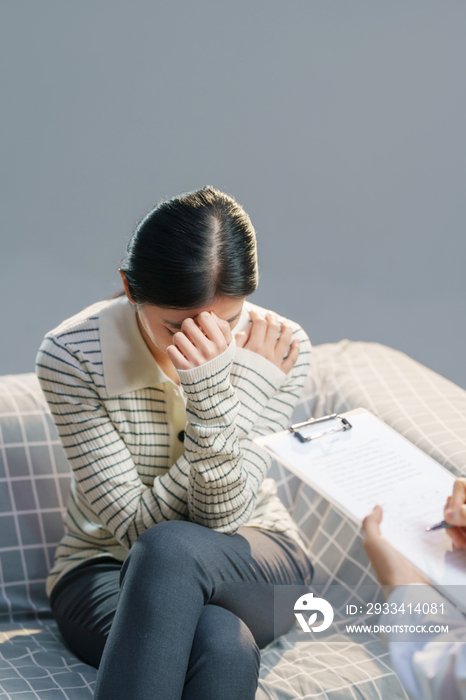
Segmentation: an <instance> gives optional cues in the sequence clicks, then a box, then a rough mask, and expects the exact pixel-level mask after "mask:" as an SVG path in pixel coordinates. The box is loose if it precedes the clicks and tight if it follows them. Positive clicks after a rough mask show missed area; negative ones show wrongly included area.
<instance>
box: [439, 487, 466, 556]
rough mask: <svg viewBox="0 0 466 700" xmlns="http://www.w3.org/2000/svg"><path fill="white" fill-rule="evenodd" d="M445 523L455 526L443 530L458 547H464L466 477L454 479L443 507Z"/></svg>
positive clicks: (465, 546)
mask: <svg viewBox="0 0 466 700" xmlns="http://www.w3.org/2000/svg"><path fill="white" fill-rule="evenodd" d="M444 518H445V520H446V521H447V523H451V524H452V525H456V526H457V527H452V528H449V529H448V530H445V532H446V533H447V535H448V536H449V537H451V539H452V540H453V543H454V544H455V545H456V547H458V548H459V549H466V479H456V481H455V483H454V485H453V494H452V495H451V496H448V498H447V502H446V505H445V508H444Z"/></svg>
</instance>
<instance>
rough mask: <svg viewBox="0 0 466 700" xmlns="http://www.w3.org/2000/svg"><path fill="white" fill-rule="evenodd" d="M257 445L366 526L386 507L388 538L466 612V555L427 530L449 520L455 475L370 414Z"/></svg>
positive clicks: (314, 422) (350, 415)
mask: <svg viewBox="0 0 466 700" xmlns="http://www.w3.org/2000/svg"><path fill="white" fill-rule="evenodd" d="M254 442H255V443H256V444H258V445H259V446H260V447H262V448H263V449H265V450H266V451H267V452H268V453H269V454H271V455H272V456H273V457H274V458H275V459H277V460H278V461H279V462H281V463H282V464H283V465H284V466H285V467H286V468H287V469H288V470H289V471H291V472H292V473H293V474H295V475H296V476H298V477H299V478H300V479H301V480H302V481H303V482H304V483H306V484H308V485H309V486H311V487H312V488H313V489H314V490H315V491H316V492H317V493H319V494H320V495H321V496H323V497H324V498H325V499H326V500H328V501H329V502H330V503H331V504H332V505H333V506H334V507H335V508H336V509H337V510H339V511H340V512H342V513H343V514H344V515H346V517H347V518H348V519H349V520H351V521H352V522H354V523H356V524H357V525H358V526H360V525H361V522H362V520H363V519H364V517H365V516H366V515H368V514H369V513H370V512H371V511H372V509H373V507H374V506H375V505H376V504H377V503H379V504H380V505H382V508H383V512H384V515H383V519H382V523H381V532H382V534H383V535H384V537H385V538H386V539H387V540H388V541H389V542H390V544H392V546H393V547H395V549H397V550H398V551H399V552H400V553H401V554H402V555H403V556H404V557H405V558H406V559H407V560H408V561H409V562H410V563H411V565H412V566H413V567H414V568H415V569H417V570H418V571H419V573H421V575H422V576H424V578H426V579H427V580H428V581H429V582H430V583H431V585H432V586H434V587H435V588H437V589H438V590H440V591H441V592H442V593H443V594H444V595H445V596H446V597H447V598H449V599H450V600H451V601H452V602H453V603H454V604H455V605H457V606H458V607H459V608H460V609H462V610H463V611H465V612H466V551H465V550H457V549H454V548H453V543H452V540H451V539H450V538H449V537H448V535H447V534H446V532H445V530H437V531H432V532H426V530H425V528H426V527H427V526H430V525H433V524H434V523H436V522H439V521H440V520H442V519H443V507H444V505H445V502H446V499H447V496H449V495H451V493H452V490H453V484H454V481H455V477H454V476H453V474H451V472H449V471H448V470H447V469H445V468H444V467H443V466H442V465H440V464H439V463H438V462H436V461H435V460H434V459H433V458H432V457H430V456H429V455H427V454H426V453H425V452H423V451H422V450H420V449H419V448H418V447H416V446H415V445H413V444H412V443H411V442H409V440H407V439H406V438H404V437H403V436H402V435H400V434H399V433H397V432H396V431H395V430H394V429H393V428H391V427H390V426H388V425H387V424H386V423H384V422H383V421H382V420H380V419H379V418H377V417H376V416H374V414H372V413H371V412H370V411H367V410H366V409H363V408H357V409H354V410H352V411H347V412H345V413H341V414H331V415H329V416H324V417H323V418H318V419H310V420H308V421H304V422H302V423H295V424H293V425H292V426H290V428H289V429H288V430H284V431H281V432H279V433H272V434H268V435H265V436H261V437H257V438H255V439H254Z"/></svg>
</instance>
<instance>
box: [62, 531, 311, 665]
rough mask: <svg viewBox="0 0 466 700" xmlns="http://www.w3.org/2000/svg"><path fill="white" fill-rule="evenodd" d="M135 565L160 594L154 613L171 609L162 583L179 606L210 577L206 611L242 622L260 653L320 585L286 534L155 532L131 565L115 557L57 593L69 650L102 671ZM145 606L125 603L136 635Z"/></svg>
mask: <svg viewBox="0 0 466 700" xmlns="http://www.w3.org/2000/svg"><path fill="white" fill-rule="evenodd" d="M168 552H171V553H173V554H174V556H171V557H170V556H167V553H168ZM174 561H179V562H181V564H182V566H181V569H180V568H179V566H172V562H174ZM131 564H132V565H133V567H135V571H134V572H133V573H134V574H135V575H136V576H137V578H138V579H140V580H141V581H142V582H143V589H144V591H145V592H146V593H145V597H150V596H151V595H152V592H153V591H154V606H160V605H162V604H163V605H165V602H168V601H162V600H161V599H160V597H159V598H156V596H155V590H156V589H157V586H154V581H155V579H163V580H164V583H165V584H166V583H167V582H168V583H169V584H170V585H169V586H168V585H163V586H162V590H163V591H164V592H163V596H165V597H171V598H172V599H173V598H174V599H176V597H177V596H179V597H180V598H181V597H183V596H184V594H185V591H186V590H189V587H190V586H191V585H193V583H192V582H191V581H190V577H192V579H193V580H194V578H195V577H196V575H198V574H199V571H201V572H203V573H202V575H201V578H202V581H201V584H202V587H203V590H204V591H205V599H204V603H205V604H208V603H212V604H213V605H218V606H219V607H222V608H225V609H226V610H229V611H230V612H232V613H234V614H235V615H237V616H238V617H239V618H240V619H241V620H242V621H243V622H244V623H245V624H246V625H247V626H248V627H249V629H250V630H251V632H252V634H253V636H254V639H255V641H256V643H257V645H258V646H259V648H262V647H263V646H265V645H266V644H268V643H270V642H271V641H272V640H273V639H275V638H276V637H277V636H280V635H281V634H284V633H285V632H287V631H288V629H289V628H290V627H291V625H292V624H293V623H294V612H293V604H294V601H296V600H297V598H298V597H299V596H300V595H302V594H303V593H304V592H306V590H307V588H305V589H303V586H306V587H307V585H308V584H309V583H310V581H311V578H312V566H311V563H310V561H309V559H308V558H307V557H306V555H305V554H304V552H303V551H302V550H301V548H300V547H299V546H298V545H297V544H295V543H294V541H293V540H292V539H290V538H288V537H287V536H286V535H283V534H282V533H277V532H271V531H267V530H262V529H260V528H252V527H242V528H240V530H238V532H237V533H235V534H234V535H225V534H224V533H219V532H217V531H214V530H210V529H209V528H205V527H203V526H201V525H197V524H195V523H190V522H187V521H167V522H166V523H160V524H158V525H154V526H153V527H152V528H150V529H149V530H147V531H146V532H145V533H144V534H143V535H141V537H140V538H139V540H137V542H136V543H135V545H133V548H132V550H131V551H130V553H129V554H128V556H127V558H126V560H125V562H124V564H123V565H122V564H121V563H120V562H118V561H117V560H115V559H113V558H111V557H110V558H109V559H106V560H104V559H103V558H102V559H100V560H99V559H95V560H91V561H89V562H86V564H84V565H81V566H80V567H76V569H74V570H73V571H71V572H70V573H69V574H67V575H65V577H64V578H63V579H62V580H60V581H59V582H58V583H57V584H56V588H55V589H54V591H53V593H52V598H51V606H52V610H53V613H54V617H55V619H56V621H57V624H58V627H59V629H60V631H61V633H62V635H63V637H64V639H65V641H66V643H67V644H68V646H69V647H70V649H71V650H72V651H73V652H74V653H75V654H76V655H77V656H78V657H80V658H81V659H82V660H83V661H85V662H86V663H89V664H90V665H92V666H94V667H95V668H98V666H99V663H100V658H101V656H102V652H103V649H104V646H105V643H106V640H107V637H108V634H109V631H110V627H111V625H112V622H113V618H114V616H115V613H116V610H117V606H118V602H119V598H120V581H121V579H123V578H124V576H125V571H126V569H127V568H128V566H130V565H131ZM199 564H200V566H199ZM144 581H146V582H147V583H146V585H144ZM196 582H199V578H198V579H197V581H196ZM177 583H178V585H177ZM138 598H139V597H138V596H135V597H130V598H129V601H130V602H129V603H125V604H127V605H129V606H130V607H131V610H129V611H128V612H129V614H130V616H131V618H132V619H133V621H134V624H135V626H136V627H137V625H138V622H137V620H138V614H139V613H140V612H141V610H142V607H141V605H140V602H141V601H140V600H138ZM155 612H156V611H155Z"/></svg>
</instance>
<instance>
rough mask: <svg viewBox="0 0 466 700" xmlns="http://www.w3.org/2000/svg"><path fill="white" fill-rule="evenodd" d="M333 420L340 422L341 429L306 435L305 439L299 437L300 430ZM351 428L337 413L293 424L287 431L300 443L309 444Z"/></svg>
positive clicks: (302, 436) (301, 436)
mask: <svg viewBox="0 0 466 700" xmlns="http://www.w3.org/2000/svg"><path fill="white" fill-rule="evenodd" d="M335 419H336V420H339V421H340V422H341V428H330V430H324V431H323V432H322V433H317V435H316V434H314V435H308V436H307V437H305V436H304V435H301V433H300V432H299V431H300V430H301V429H302V428H306V427H308V426H311V425H316V423H324V422H325V421H329V420H335ZM352 427H353V426H352V425H351V423H350V422H349V421H348V420H346V418H343V416H339V415H338V414H337V413H332V414H331V415H330V416H323V417H322V418H310V419H309V420H305V421H303V423H295V424H294V425H292V426H291V427H290V428H289V431H290V433H293V434H294V436H295V437H297V438H298V440H299V441H300V442H310V441H311V440H316V439H317V438H320V437H322V436H323V435H328V434H329V433H340V432H341V431H342V430H349V429H350V428H352Z"/></svg>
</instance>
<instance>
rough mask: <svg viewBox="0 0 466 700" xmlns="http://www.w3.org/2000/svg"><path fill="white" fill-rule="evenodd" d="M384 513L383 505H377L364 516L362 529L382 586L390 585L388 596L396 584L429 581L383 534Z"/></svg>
mask: <svg viewBox="0 0 466 700" xmlns="http://www.w3.org/2000/svg"><path fill="white" fill-rule="evenodd" d="M382 515H383V511H382V507H381V506H375V508H374V510H373V511H372V513H370V514H369V515H367V516H366V517H365V518H364V520H363V522H362V530H363V533H364V549H365V550H366V554H367V556H368V557H369V559H370V561H371V564H372V566H373V567H374V571H375V573H376V574H377V578H378V579H379V581H380V583H381V584H382V586H386V587H388V590H386V589H384V593H385V595H386V596H387V597H388V595H389V594H390V593H391V591H392V590H393V588H394V587H396V586H403V585H405V584H407V583H427V581H426V579H425V578H423V577H422V576H421V574H419V573H418V572H417V571H416V569H414V568H413V567H412V566H411V564H410V563H409V562H408V561H406V559H405V558H404V557H403V556H402V555H401V554H400V553H399V552H397V551H396V549H395V548H394V547H392V545H391V544H390V543H389V542H387V540H386V539H385V537H383V536H382V533H381V532H380V523H381V522H382Z"/></svg>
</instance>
